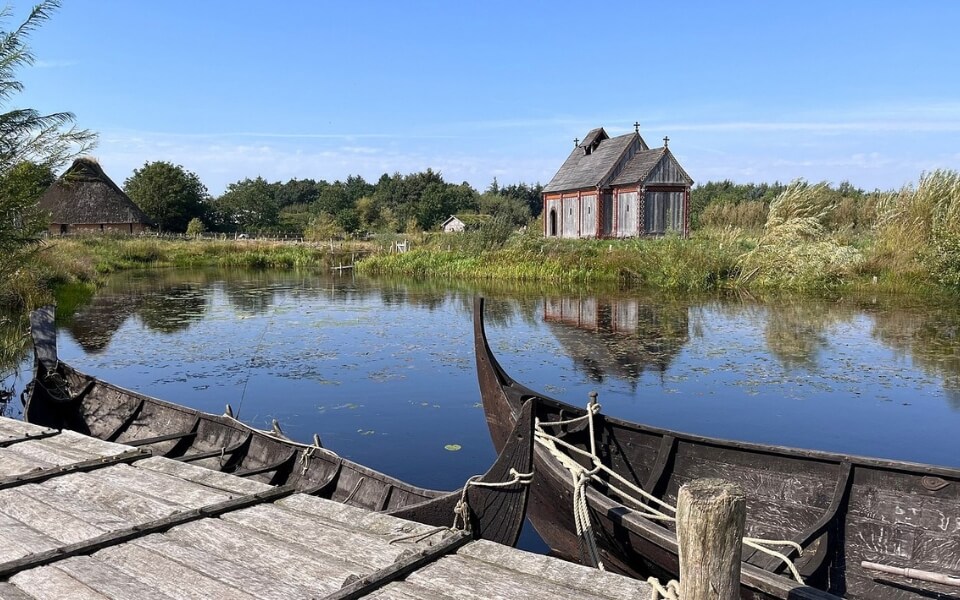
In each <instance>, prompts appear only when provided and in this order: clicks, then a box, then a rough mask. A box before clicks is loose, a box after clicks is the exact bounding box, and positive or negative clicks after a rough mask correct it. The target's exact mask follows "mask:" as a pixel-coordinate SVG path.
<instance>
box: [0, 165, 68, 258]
mask: <svg viewBox="0 0 960 600" xmlns="http://www.w3.org/2000/svg"><path fill="white" fill-rule="evenodd" d="M55 179H56V177H55V176H54V174H53V171H51V170H50V169H49V168H47V167H45V166H43V165H38V164H35V163H32V162H22V163H20V164H19V165H16V166H15V167H13V168H12V169H10V170H9V171H7V172H6V173H5V174H3V175H2V176H0V206H2V207H3V208H5V209H6V210H5V211H3V212H0V275H6V274H9V273H12V272H13V271H14V270H16V268H17V266H18V265H21V264H23V262H24V258H25V257H26V254H27V253H29V252H30V251H31V250H32V249H33V248H34V247H35V244H34V242H35V241H36V240H37V239H38V238H39V236H40V234H41V233H42V232H43V231H44V230H45V229H46V227H47V223H46V215H44V214H42V213H41V212H40V210H39V209H38V208H37V199H38V198H40V196H41V195H42V194H43V192H44V191H45V190H46V189H47V188H48V187H50V184H52V183H53V182H54V180H55Z"/></svg>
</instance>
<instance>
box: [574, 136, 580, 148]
mask: <svg viewBox="0 0 960 600" xmlns="http://www.w3.org/2000/svg"><path fill="white" fill-rule="evenodd" d="M579 145H580V138H573V147H574V148H576V147H577V146H579Z"/></svg>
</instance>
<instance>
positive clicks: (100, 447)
mask: <svg viewBox="0 0 960 600" xmlns="http://www.w3.org/2000/svg"><path fill="white" fill-rule="evenodd" d="M36 443H38V444H39V443H41V440H38V441H37V442H36ZM42 443H43V444H44V445H45V446H48V447H56V448H62V449H63V450H70V451H73V452H83V453H85V454H89V455H91V456H113V455H114V454H122V453H124V452H127V451H129V450H130V446H125V445H123V444H115V443H113V442H108V441H106V440H101V439H98V438H95V437H90V436H89V435H83V434H82V433H77V432H76V431H71V430H69V429H64V430H63V431H61V432H60V435H55V436H53V437H49V438H44V439H43V440H42Z"/></svg>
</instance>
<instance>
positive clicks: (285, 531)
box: [223, 505, 423, 570]
mask: <svg viewBox="0 0 960 600" xmlns="http://www.w3.org/2000/svg"><path fill="white" fill-rule="evenodd" d="M223 520H225V521H229V522H231V523H237V524H239V525H243V526H245V527H248V528H250V529H256V530H258V531H261V532H263V533H268V534H270V535H272V536H275V537H277V538H279V539H283V540H286V541H288V542H293V543H302V542H304V541H308V542H309V543H310V544H311V546H312V547H315V548H317V549H318V550H319V551H321V552H328V551H331V550H332V551H335V552H336V554H337V555H338V556H339V557H340V558H342V559H343V560H347V561H350V562H351V563H354V564H357V565H361V566H362V567H364V570H372V569H379V568H381V567H385V566H387V565H389V564H390V563H392V562H393V561H395V560H396V559H397V557H398V556H399V555H400V553H401V552H403V551H404V550H405V549H407V548H415V549H419V546H422V545H423V544H420V545H418V544H413V543H409V544H390V543H389V540H387V539H385V538H383V537H379V536H375V535H373V534H370V533H364V532H359V531H357V530H353V529H350V528H349V527H345V526H344V525H343V524H337V523H333V522H325V521H321V520H319V519H316V518H310V517H308V516H305V515H302V514H300V513H296V512H293V511H289V510H286V509H284V508H282V507H280V506H267V505H261V506H253V507H251V508H248V509H245V510H241V511H237V512H234V513H230V514H228V515H224V516H223Z"/></svg>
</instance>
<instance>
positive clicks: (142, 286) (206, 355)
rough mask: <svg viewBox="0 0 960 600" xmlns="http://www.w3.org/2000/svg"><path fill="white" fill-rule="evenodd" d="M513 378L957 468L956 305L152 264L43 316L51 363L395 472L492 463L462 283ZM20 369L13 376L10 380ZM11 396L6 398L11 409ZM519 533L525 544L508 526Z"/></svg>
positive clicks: (648, 415)
mask: <svg viewBox="0 0 960 600" xmlns="http://www.w3.org/2000/svg"><path fill="white" fill-rule="evenodd" d="M477 294H483V295H485V296H487V298H488V309H487V331H488V335H489V337H490V341H491V346H492V347H493V349H494V352H495V353H496V354H497V356H498V358H499V359H500V362H501V364H502V365H503V366H504V368H505V369H506V370H507V371H508V372H509V373H510V374H511V375H512V376H513V377H514V378H515V379H517V380H518V381H520V382H522V383H524V384H526V385H528V386H529V387H532V388H534V389H541V390H544V391H546V392H548V393H549V394H551V395H553V396H555V397H558V398H560V399H563V400H566V401H568V402H571V403H574V404H584V403H585V402H586V400H587V394H588V392H589V391H591V390H596V391H598V392H599V393H600V401H601V404H602V405H603V410H604V411H605V412H606V413H608V414H611V415H615V416H617V417H621V418H625V419H630V420H635V421H643V422H645V423H649V424H652V425H656V426H660V427H666V428H670V429H678V430H682V431H687V432H694V433H699V434H703V435H710V436H717V437H723V438H733V439H739V440H748V441H755V442H764V443H773V444H784V445H790V446H799V447H805V448H816V449H824V450H832V451H840V452H846V453H855V454H866V455H874V456H882V457H887V458H894V459H903V460H912V461H919V462H928V463H936V464H943V465H950V466H960V310H958V308H957V307H955V306H953V305H950V306H945V305H943V303H941V304H932V303H926V304H924V303H918V302H912V301H908V300H905V299H903V298H889V297H871V296H862V297H858V298H844V299H839V300H836V299H834V300H810V299H803V300H799V299H775V300H767V301H765V302H760V301H757V300H755V299H746V298H740V297H726V298H719V297H694V298H690V297H672V296H663V295H662V294H658V293H656V292H630V293H604V294H601V293H596V294H594V293H590V292H584V291H561V290H551V289H543V288H538V289H502V288H498V287H490V286H488V287H482V286H481V287H471V286H470V285H457V284H452V283H451V284H446V283H437V282H431V283H422V282H421V283H418V282H414V281H393V280H389V281H387V280H371V279H361V278H355V277H352V276H349V275H348V276H343V277H338V276H327V275H323V274H316V273H283V272H248V271H165V272H152V273H139V274H124V275H121V276H118V277H115V278H114V279H112V280H111V281H110V282H109V284H108V285H107V286H106V287H105V288H104V289H103V290H102V291H101V292H100V293H98V295H97V296H96V297H95V298H94V299H93V301H92V303H91V304H90V305H88V306H86V307H85V308H83V309H82V310H81V311H80V312H78V313H77V314H76V315H75V316H74V317H73V318H72V319H70V320H69V321H64V322H63V323H60V324H59V334H58V343H59V347H60V355H61V359H62V360H64V361H66V362H68V363H69V364H71V365H72V366H74V367H75V368H77V369H79V370H81V371H84V372H87V373H90V374H93V375H96V376H98V377H101V378H103V379H106V380H108V381H110V382H112V383H115V384H118V385H121V386H123V387H127V388H132V389H136V390H138V391H142V392H145V393H147V394H150V395H153V396H158V397H161V398H164V399H167V400H171V401H174V402H178V403H181V404H185V405H188V406H193V407H196V408H199V409H201V410H205V411H209V412H215V413H219V412H222V411H223V410H224V406H225V405H226V404H227V403H229V404H231V406H232V408H233V410H234V412H235V413H237V412H238V413H239V417H240V418H241V419H242V420H244V421H246V422H248V423H251V424H254V425H257V426H261V427H265V426H269V423H270V422H271V420H272V419H277V420H278V421H279V422H280V424H281V426H282V427H283V430H284V432H285V433H286V434H287V435H289V436H291V437H293V438H295V439H298V440H302V441H309V440H310V437H311V435H312V434H313V433H314V432H316V433H319V434H320V437H321V439H322V440H323V443H324V445H325V446H326V447H328V448H330V449H332V450H334V451H336V452H338V453H340V454H341V455H343V456H345V457H348V458H350V459H353V460H356V461H358V462H361V463H363V464H366V465H369V466H371V467H373V468H375V469H378V470H380V471H384V472H386V473H389V474H391V475H394V476H397V477H400V478H401V479H404V480H407V481H409V482H411V483H414V484H417V485H422V486H426V487H433V488H439V489H453V488H456V487H459V486H460V485H462V483H463V481H464V480H466V479H467V478H468V477H469V476H470V475H473V474H476V473H482V472H483V471H484V470H486V468H487V467H488V466H489V464H490V463H491V462H492V460H493V458H494V451H493V446H492V444H491V442H490V438H489V435H488V432H487V429H486V423H485V421H484V415H483V408H482V406H481V404H480V397H479V391H478V388H477V383H476V376H475V371H474V356H473V346H472V342H473V338H472V320H471V310H472V303H473V298H474V296H475V295H477ZM21 384H22V382H21ZM16 411H17V407H14V406H12V405H11V406H10V407H8V408H7V413H8V414H11V413H12V414H13V415H14V416H15V415H16ZM523 545H524V546H525V547H527V548H529V549H535V550H536V549H542V548H538V545H537V541H536V540H535V539H534V538H532V537H530V536H525V538H524V541H523Z"/></svg>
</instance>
